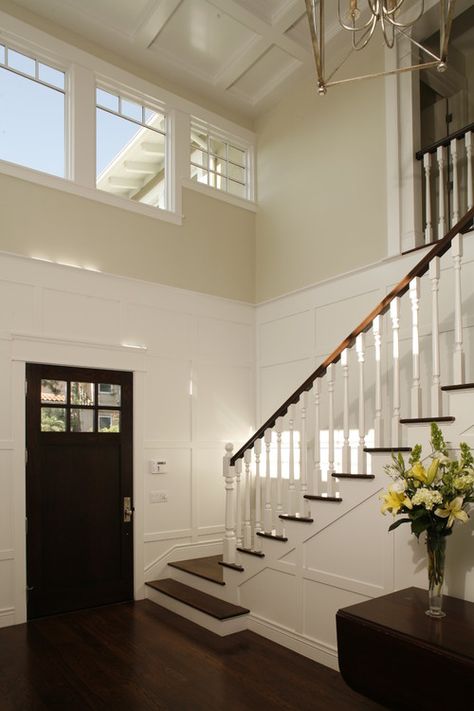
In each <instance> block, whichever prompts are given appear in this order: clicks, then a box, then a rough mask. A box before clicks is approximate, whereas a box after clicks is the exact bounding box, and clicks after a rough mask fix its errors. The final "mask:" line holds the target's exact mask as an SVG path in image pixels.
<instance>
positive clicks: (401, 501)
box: [380, 487, 413, 516]
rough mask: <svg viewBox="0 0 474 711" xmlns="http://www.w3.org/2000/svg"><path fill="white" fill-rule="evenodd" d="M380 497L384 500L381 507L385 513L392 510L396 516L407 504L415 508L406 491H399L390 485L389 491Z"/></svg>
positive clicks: (408, 506)
mask: <svg viewBox="0 0 474 711" xmlns="http://www.w3.org/2000/svg"><path fill="white" fill-rule="evenodd" d="M380 498H381V499H382V500H383V504H382V508H381V509H380V510H381V512H382V513H383V514H385V513H386V512H387V511H391V512H392V514H393V515H394V516H395V515H396V514H397V513H398V511H399V510H400V509H401V507H402V506H406V507H407V508H409V509H411V508H413V506H412V503H411V501H410V499H409V498H408V497H407V496H406V495H405V492H404V491H402V492H400V493H399V492H398V491H394V490H393V488H392V487H390V488H389V489H388V491H387V493H386V494H384V495H383V496H381V497H380Z"/></svg>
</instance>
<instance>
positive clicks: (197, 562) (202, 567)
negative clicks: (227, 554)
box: [168, 555, 225, 585]
mask: <svg viewBox="0 0 474 711" xmlns="http://www.w3.org/2000/svg"><path fill="white" fill-rule="evenodd" d="M221 561H222V555H210V556H206V557H205V558H191V559H190V560H176V561H173V562H172V563H168V565H169V566H171V567H172V568H177V570H184V572H185V573H190V574H191V575H196V576H197V577H198V578H204V580H209V581H210V582H211V583H216V584H217V585H225V582H224V573H223V571H222V566H220V565H219V563H220V562H221Z"/></svg>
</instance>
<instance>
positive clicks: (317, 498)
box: [303, 494, 342, 501]
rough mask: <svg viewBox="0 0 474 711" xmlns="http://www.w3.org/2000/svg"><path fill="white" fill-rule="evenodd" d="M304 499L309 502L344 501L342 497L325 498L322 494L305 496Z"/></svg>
mask: <svg viewBox="0 0 474 711" xmlns="http://www.w3.org/2000/svg"><path fill="white" fill-rule="evenodd" d="M303 498H304V499H308V501H342V499H341V497H340V496H324V495H322V494H321V495H319V494H305V495H304V497H303Z"/></svg>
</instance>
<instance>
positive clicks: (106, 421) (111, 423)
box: [98, 410, 120, 432]
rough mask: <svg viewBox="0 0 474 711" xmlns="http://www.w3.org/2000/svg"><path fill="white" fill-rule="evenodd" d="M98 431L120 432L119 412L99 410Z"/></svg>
mask: <svg viewBox="0 0 474 711" xmlns="http://www.w3.org/2000/svg"><path fill="white" fill-rule="evenodd" d="M98 421H99V432H120V412H117V410H99V420H98Z"/></svg>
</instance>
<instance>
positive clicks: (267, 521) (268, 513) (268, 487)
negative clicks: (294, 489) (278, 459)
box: [263, 427, 273, 533]
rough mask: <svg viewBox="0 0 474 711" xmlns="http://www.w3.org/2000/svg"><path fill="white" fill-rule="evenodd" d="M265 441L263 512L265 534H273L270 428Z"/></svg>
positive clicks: (266, 432) (266, 431)
mask: <svg viewBox="0 0 474 711" xmlns="http://www.w3.org/2000/svg"><path fill="white" fill-rule="evenodd" d="M264 441H265V452H266V457H265V461H266V463H265V509H264V512H263V530H264V531H265V533H271V532H272V530H273V521H272V518H273V516H272V478H271V471H270V469H271V464H270V451H271V446H272V430H271V428H270V427H269V428H268V429H266V430H265V435H264Z"/></svg>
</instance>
